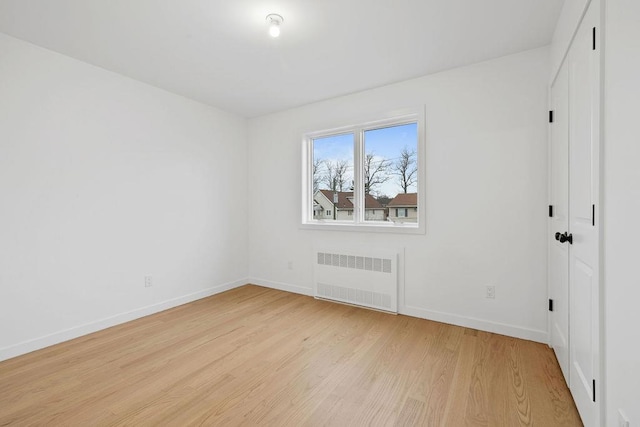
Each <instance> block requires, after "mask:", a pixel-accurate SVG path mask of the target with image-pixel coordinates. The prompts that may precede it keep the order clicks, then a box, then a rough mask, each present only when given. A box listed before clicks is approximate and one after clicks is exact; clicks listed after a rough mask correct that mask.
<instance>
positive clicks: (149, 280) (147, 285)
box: [144, 276, 153, 288]
mask: <svg viewBox="0 0 640 427" xmlns="http://www.w3.org/2000/svg"><path fill="white" fill-rule="evenodd" d="M152 286H153V279H152V278H151V276H144V287H145V288H150V287H152Z"/></svg>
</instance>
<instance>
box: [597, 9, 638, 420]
mask: <svg viewBox="0 0 640 427" xmlns="http://www.w3.org/2000/svg"><path fill="white" fill-rule="evenodd" d="M605 7H606V10H605V17H606V18H605V19H606V22H605V25H606V27H605V28H606V30H605V31H606V33H605V34H606V41H605V101H604V102H605V106H604V108H605V124H604V125H605V141H604V216H603V218H604V239H605V242H604V293H605V361H606V365H605V372H606V377H607V378H606V392H607V395H606V396H605V400H606V412H607V414H606V416H607V418H606V420H607V424H606V425H607V426H618V413H617V411H618V409H623V411H624V412H625V413H626V414H627V416H628V417H629V419H630V421H631V425H632V426H638V425H640V406H639V405H638V403H640V388H639V386H638V384H639V382H640V332H639V331H638V325H640V310H638V307H639V303H640V276H639V275H638V271H637V268H638V261H639V260H640V258H639V254H640V250H638V242H639V241H640V222H639V219H640V128H639V127H638V119H639V118H640V116H639V112H640V25H639V23H640V2H639V1H638V0H606V2H605Z"/></svg>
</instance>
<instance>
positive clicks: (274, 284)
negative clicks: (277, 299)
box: [247, 277, 313, 297]
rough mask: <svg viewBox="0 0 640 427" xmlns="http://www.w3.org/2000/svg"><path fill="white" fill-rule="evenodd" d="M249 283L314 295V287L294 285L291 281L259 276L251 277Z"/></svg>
mask: <svg viewBox="0 0 640 427" xmlns="http://www.w3.org/2000/svg"><path fill="white" fill-rule="evenodd" d="M247 280H248V281H249V283H252V284H254V285H258V286H264V287H265V288H271V289H278V290H280V291H287V292H293V293H294V294H301V295H307V296H310V297H311V296H313V289H311V288H305V287H304V286H298V285H292V284H290V283H282V282H274V281H271V280H265V279H259V278H257V277H250V278H249V279H247Z"/></svg>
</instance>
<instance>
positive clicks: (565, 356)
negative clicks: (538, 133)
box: [549, 62, 569, 384]
mask: <svg viewBox="0 0 640 427" xmlns="http://www.w3.org/2000/svg"><path fill="white" fill-rule="evenodd" d="M551 110H552V113H551V114H552V116H551V117H550V118H551V121H552V123H551V125H550V126H551V143H550V147H549V172H550V179H549V202H550V205H551V208H550V212H549V216H550V218H549V233H550V235H549V299H550V300H551V301H550V304H549V305H550V306H549V310H550V313H549V331H550V338H551V346H552V347H553V350H554V351H555V353H556V358H557V359H558V363H559V364H560V368H561V369H562V374H563V375H564V379H565V381H566V382H567V384H569V242H567V241H566V240H565V239H566V237H564V236H563V235H564V233H566V232H568V231H569V71H568V68H567V64H566V62H565V63H564V64H563V65H562V68H561V69H560V72H559V73H558V76H557V77H556V80H555V81H554V83H553V85H552V86H551Z"/></svg>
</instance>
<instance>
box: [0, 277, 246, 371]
mask: <svg viewBox="0 0 640 427" xmlns="http://www.w3.org/2000/svg"><path fill="white" fill-rule="evenodd" d="M247 283H248V279H242V280H236V281H234V282H228V283H224V284H222V285H218V286H213V287H211V288H208V289H204V290H201V291H198V292H194V293H191V294H187V295H183V296H180V297H177V298H172V299H170V300H166V301H162V302H159V303H156V304H152V305H148V306H145V307H140V308H137V309H135V310H131V311H127V312H125V313H120V314H116V315H114V316H110V317H106V318H104V319H100V320H96V321H94V322H89V323H85V324H84V325H80V326H75V327H73V328H69V329H65V330H62V331H58V332H54V333H52V334H49V335H45V336H43V337H38V338H34V339H31V340H27V341H23V342H21V343H18V344H14V345H11V346H8V347H4V348H0V361H3V360H6V359H10V358H12V357H16V356H20V355H23V354H26V353H30V352H32V351H35V350H40V349H42V348H45V347H49V346H52V345H54V344H59V343H61V342H64V341H69V340H72V339H74V338H78V337H81V336H83V335H87V334H91V333H93V332H97V331H100V330H102V329H106V328H110V327H112V326H116V325H119V324H121V323H125V322H129V321H131V320H135V319H139V318H141V317H144V316H148V315H150V314H154V313H158V312H160V311H164V310H168V309H170V308H173V307H177V306H179V305H183V304H187V303H190V302H193V301H196V300H199V299H202V298H206V297H209V296H211V295H215V294H219V293H221V292H224V291H228V290H230V289H234V288H237V287H240V286H243V285H245V284H247Z"/></svg>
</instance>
